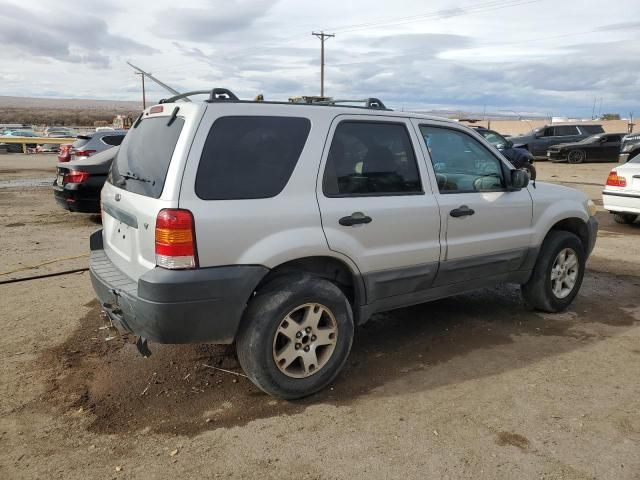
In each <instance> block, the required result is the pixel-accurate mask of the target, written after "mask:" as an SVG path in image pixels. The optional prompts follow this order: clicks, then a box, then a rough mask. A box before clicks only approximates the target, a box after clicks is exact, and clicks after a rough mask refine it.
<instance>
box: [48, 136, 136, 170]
mask: <svg viewBox="0 0 640 480" xmlns="http://www.w3.org/2000/svg"><path fill="white" fill-rule="evenodd" d="M126 134H127V131H126V130H113V131H100V132H95V133H92V134H90V135H78V136H77V140H76V141H75V142H73V143H72V144H63V145H61V146H60V154H59V155H58V161H59V162H69V161H71V160H72V159H73V157H90V156H91V155H93V154H95V153H99V152H102V151H104V150H108V149H109V148H111V147H114V146H117V145H120V144H121V143H122V139H123V138H124V136H125V135H126Z"/></svg>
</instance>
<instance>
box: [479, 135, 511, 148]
mask: <svg viewBox="0 0 640 480" xmlns="http://www.w3.org/2000/svg"><path fill="white" fill-rule="evenodd" d="M482 136H483V137H484V138H486V139H487V141H488V142H489V143H490V144H491V145H493V146H494V147H496V148H504V147H505V146H506V143H507V142H506V140H505V139H504V138H502V137H501V136H500V135H498V134H497V133H493V132H482Z"/></svg>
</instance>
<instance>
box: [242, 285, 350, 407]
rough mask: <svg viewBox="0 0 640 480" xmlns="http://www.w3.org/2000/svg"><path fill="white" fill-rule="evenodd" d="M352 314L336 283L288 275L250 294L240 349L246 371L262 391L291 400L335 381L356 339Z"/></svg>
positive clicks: (243, 322)
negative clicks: (253, 294) (252, 294)
mask: <svg viewBox="0 0 640 480" xmlns="http://www.w3.org/2000/svg"><path fill="white" fill-rule="evenodd" d="M353 332H354V325H353V314H352V311H351V306H350V305H349V302H348V300H347V298H346V297H345V295H344V294H343V293H342V291H341V290H340V289H339V288H338V287H337V286H336V285H334V284H333V283H331V282H329V281H328V280H325V279H322V278H316V277H311V276H307V275H286V276H284V277H280V278H278V279H276V280H274V281H272V282H271V283H269V284H267V286H266V287H265V289H264V290H263V291H259V292H258V294H257V295H256V296H255V297H254V298H252V299H251V301H250V302H249V305H248V307H247V311H246V312H245V315H244V318H243V321H242V325H241V328H240V331H239V332H238V339H237V344H236V349H237V353H238V360H239V361H240V365H241V366H242V368H243V370H244V371H245V373H246V374H247V376H248V377H249V378H250V379H251V381H252V382H253V383H255V384H256V385H257V386H258V387H259V388H260V389H261V390H263V391H264V392H266V393H268V394H270V395H273V396H275V397H280V398H284V399H287V400H292V399H296V398H301V397H305V396H307V395H311V394H312V393H315V392H317V391H319V390H322V389H323V388H324V387H326V386H327V385H328V384H329V383H331V382H332V381H333V380H334V379H335V377H336V376H337V375H338V373H339V372H340V370H341V369H342V367H343V366H344V364H345V362H346V360H347V357H348V356H349V352H350V350H351V344H352V342H353Z"/></svg>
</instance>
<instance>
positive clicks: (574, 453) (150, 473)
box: [0, 155, 640, 479]
mask: <svg viewBox="0 0 640 480" xmlns="http://www.w3.org/2000/svg"><path fill="white" fill-rule="evenodd" d="M54 166H55V157H54V156H47V157H43V156H22V155H4V156H0V207H1V211H2V215H1V216H0V245H1V246H2V248H1V250H0V281H2V280H5V279H9V278H22V277H25V276H29V275H34V274H38V273H46V272H51V271H59V270H66V269H72V268H79V267H83V266H86V263H87V259H86V257H79V258H70V257H77V256H78V255H85V254H86V253H87V251H88V240H87V239H88V236H89V234H90V233H91V232H93V231H95V230H97V229H98V228H99V224H98V222H97V220H98V219H96V218H95V217H94V216H86V215H78V214H69V213H66V212H64V211H63V210H61V209H59V208H58V207H57V206H56V205H55V203H54V201H53V197H52V192H51V191H50V189H49V188H34V187H28V186H24V185H28V184H29V182H30V181H31V180H32V179H35V180H38V181H44V180H47V179H50V178H51V177H52V176H53V169H54ZM611 167H612V165H611V164H595V165H592V164H587V165H576V166H568V165H555V164H548V163H539V164H538V171H539V177H540V179H546V180H550V181H554V182H558V183H566V184H567V185H568V186H571V187H574V188H578V189H580V190H583V191H585V192H586V193H587V194H589V195H590V196H591V198H593V199H594V201H596V202H597V203H598V205H600V206H601V205H602V202H601V198H600V192H601V190H602V187H601V186H602V184H603V182H604V180H605V178H606V176H607V173H608V171H609V169H610V168H611ZM7 180H14V181H15V180H21V181H22V180H29V181H28V182H24V184H21V185H22V186H18V187H13V188H6V185H7V184H6V181H7ZM3 182H4V183H3ZM598 220H599V221H600V227H601V232H600V236H599V239H598V243H597V246H596V249H595V251H594V254H593V257H592V258H591V260H590V262H589V270H588V272H587V274H586V276H585V282H584V285H583V288H582V290H581V293H580V295H579V296H578V298H577V301H576V302H575V303H574V305H573V306H572V307H571V309H570V310H569V311H567V312H566V313H563V314H559V315H547V314H540V313H535V312H531V311H529V310H527V309H526V308H525V307H524V306H523V305H522V303H521V300H520V296H519V290H518V288H517V287H515V286H505V287H500V288H492V289H486V290H481V291H478V292H475V293H472V294H468V295H462V296H458V297H455V298H451V299H446V300H441V301H437V302H433V303H430V304H425V305H421V306H416V307H411V308H406V309H402V310H397V311H394V312H391V313H387V314H382V315H377V316H376V317H374V319H372V320H371V321H370V322H369V323H368V324H366V325H365V326H364V327H363V328H362V329H361V330H360V331H359V332H358V336H357V338H356V341H355V344H354V349H353V353H352V356H351V357H350V360H349V362H348V365H347V367H346V368H345V370H344V372H343V373H342V374H341V375H340V376H339V378H338V379H337V381H336V382H335V384H334V385H333V386H332V387H331V388H330V389H327V390H326V391H325V392H323V393H320V394H318V395H316V396H313V397H311V398H308V399H305V400H304V401H298V402H284V401H279V400H274V399H273V398H270V397H268V396H266V395H265V394H263V393H261V392H260V391H259V390H257V389H256V388H255V387H254V386H253V385H252V384H251V383H250V382H249V381H247V379H246V378H244V377H242V376H238V375H232V374H229V373H225V372H221V371H219V370H216V369H213V368H210V367H222V368H224V369H227V370H230V371H232V372H237V373H241V370H240V369H239V366H238V364H237V362H236V360H235V358H234V355H233V350H232V349H230V348H225V347H218V346H209V345H193V346H166V345H165V346H163V345H151V348H152V351H153V355H152V356H151V357H150V358H148V359H144V358H142V357H140V356H139V355H138V354H137V353H136V351H135V347H134V346H133V345H132V344H131V339H123V338H116V339H114V340H110V341H108V342H107V341H105V340H104V338H105V337H106V336H107V335H108V332H106V331H104V330H101V329H100V327H101V326H102V320H101V318H100V314H99V308H98V305H97V304H96V302H95V300H94V295H93V291H92V289H91V285H90V282H89V278H88V274H87V273H77V274H71V275H66V276H60V277H52V278H47V279H42V280H32V281H25V282H20V283H11V284H4V285H0V327H1V331H2V335H0V364H2V368H1V369H0V478H2V479H17V478H65V479H86V478H97V479H102V478H105V479H107V478H115V479H124V478H145V479H146V478H150V479H154V478H193V477H196V476H197V477H199V478H248V479H254V478H264V479H269V478H278V479H283V478H297V479H347V478H353V479H359V478H363V479H364V478H367V479H368V478H389V479H391V478H402V479H414V478H415V479H457V478H470V479H471V478H473V479H514V478H527V479H529V478H535V479H591V478H597V479H640V223H636V224H635V225H631V226H622V225H617V224H615V223H614V222H613V220H612V218H611V215H610V214H608V213H607V212H604V211H601V212H599V213H598ZM61 258H62V259H65V260H62V261H59V262H56V263H49V264H45V265H41V266H39V267H38V268H30V269H26V270H19V269H21V268H23V267H29V266H33V265H37V264H42V263H43V262H48V261H51V260H55V259H61ZM7 272H11V273H7Z"/></svg>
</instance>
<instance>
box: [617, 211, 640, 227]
mask: <svg viewBox="0 0 640 480" xmlns="http://www.w3.org/2000/svg"><path fill="white" fill-rule="evenodd" d="M637 218H638V215H636V214H635V213H614V214H613V219H614V220H615V221H616V222H617V223H621V224H623V225H629V224H631V223H633V222H635V221H636V219H637Z"/></svg>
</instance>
